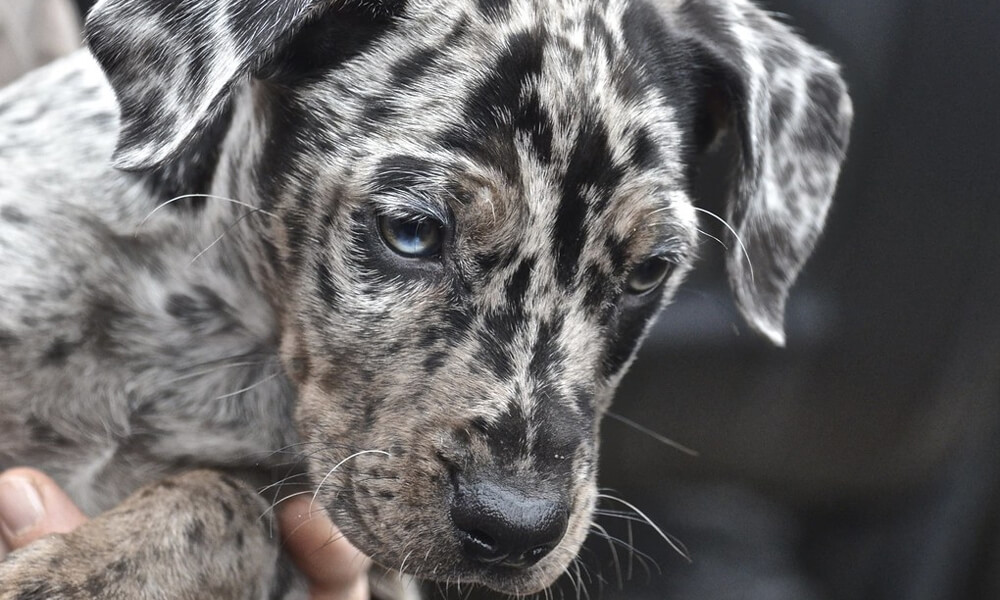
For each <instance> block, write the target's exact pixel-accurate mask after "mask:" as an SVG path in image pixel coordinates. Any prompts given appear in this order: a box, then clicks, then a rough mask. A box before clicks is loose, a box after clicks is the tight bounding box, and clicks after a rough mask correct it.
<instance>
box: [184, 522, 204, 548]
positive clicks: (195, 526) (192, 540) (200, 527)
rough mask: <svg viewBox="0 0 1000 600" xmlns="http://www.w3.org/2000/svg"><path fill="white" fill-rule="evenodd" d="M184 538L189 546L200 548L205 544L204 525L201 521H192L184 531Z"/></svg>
mask: <svg viewBox="0 0 1000 600" xmlns="http://www.w3.org/2000/svg"><path fill="white" fill-rule="evenodd" d="M184 538H185V539H187V542H188V544H189V545H191V546H200V545H201V544H203V543H204V542H205V523H204V522H203V521H202V520H201V519H193V520H192V521H191V522H190V523H188V526H187V527H186V528H185V529H184Z"/></svg>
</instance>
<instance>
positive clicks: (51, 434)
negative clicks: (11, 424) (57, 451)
mask: <svg viewBox="0 0 1000 600" xmlns="http://www.w3.org/2000/svg"><path fill="white" fill-rule="evenodd" d="M24 426H25V427H26V428H27V430H28V437H30V438H31V439H32V440H34V441H35V442H38V443H40V444H44V445H45V447H47V448H67V447H71V446H72V445H73V440H71V439H70V438H68V437H66V436H65V435H63V434H62V433H60V432H59V431H57V430H56V429H55V428H54V427H52V425H50V424H48V423H47V422H45V421H44V420H42V419H39V418H38V417H36V416H35V415H31V416H29V417H28V418H27V419H26V420H25V422H24Z"/></svg>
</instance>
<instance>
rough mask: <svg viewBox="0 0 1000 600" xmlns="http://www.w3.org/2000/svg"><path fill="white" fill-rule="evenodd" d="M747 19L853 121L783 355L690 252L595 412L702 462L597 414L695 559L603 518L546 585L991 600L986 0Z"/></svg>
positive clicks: (996, 554) (990, 153)
mask: <svg viewBox="0 0 1000 600" xmlns="http://www.w3.org/2000/svg"><path fill="white" fill-rule="evenodd" d="M81 4H89V3H88V2H85V1H84V2H81ZM763 4H764V5H765V6H766V7H767V8H769V9H771V10H774V11H777V12H779V13H784V14H786V15H788V17H787V19H788V21H789V22H791V23H793V24H794V25H795V26H796V27H797V28H798V29H799V30H800V31H801V32H802V33H803V35H804V36H805V37H806V38H807V39H808V40H809V41H811V42H812V43H814V44H816V45H818V46H820V47H822V48H825V49H827V50H828V51H829V52H830V53H831V54H833V55H834V56H835V57H837V58H838V59H839V60H840V61H841V62H842V64H843V65H844V67H845V73H846V78H847V80H848V82H849V84H850V86H851V90H852V96H853V98H854V105H855V113H856V119H855V123H854V129H853V134H852V145H851V149H850V152H849V154H848V160H847V164H846V166H845V169H844V173H843V176H842V178H841V183H840V188H839V192H838V194H837V199H836V202H835V205H834V209H833V212H832V214H831V218H830V222H829V226H828V229H827V233H826V234H825V236H824V239H823V241H822V242H821V244H820V246H819V250H818V253H817V254H816V255H815V257H814V258H813V259H812V260H811V262H810V263H809V264H808V266H807V268H806V271H805V273H804V275H803V276H802V279H801V280H800V283H799V284H798V285H797V287H796V288H795V290H794V292H793V296H792V299H791V302H790V305H789V314H788V346H787V348H785V349H774V348H771V347H769V346H768V345H767V344H766V343H765V342H763V341H762V340H760V339H758V338H757V337H755V336H753V335H752V334H750V333H748V332H747V330H746V328H745V327H744V326H743V324H742V322H741V321H740V319H739V317H738V316H737V314H736V312H735V309H734V307H733V304H732V301H731V300H730V297H729V293H728V290H727V289H726V287H725V274H724V272H723V267H722V261H721V256H720V252H719V248H714V247H712V246H710V245H705V247H704V249H703V250H704V254H705V260H704V261H703V264H702V266H701V268H700V270H699V271H698V272H697V273H696V274H695V276H694V277H693V278H692V279H691V281H690V283H689V284H688V285H687V286H686V287H685V289H684V290H683V291H682V292H681V294H680V295H679V297H678V299H677V301H676V303H675V304H674V306H673V307H671V308H670V309H668V311H667V312H666V313H665V314H664V315H663V316H662V317H661V318H660V321H659V323H658V324H657V326H656V328H655V330H654V332H653V334H652V336H651V338H650V339H649V341H648V342H647V344H646V346H645V347H644V350H643V352H642V354H641V356H640V357H639V359H638V361H637V362H636V364H635V366H634V367H633V369H632V372H631V373H630V375H629V376H628V378H627V380H626V382H625V383H624V384H623V386H622V389H621V391H620V392H619V394H618V400H617V403H616V406H615V407H614V410H615V413H616V414H618V415H621V416H623V417H626V418H628V419H631V420H634V421H637V422H639V423H641V424H642V425H643V426H645V427H647V428H649V429H651V430H654V431H656V432H659V433H660V434H662V435H666V436H668V437H670V438H672V439H674V440H676V441H678V442H680V443H682V444H684V445H686V446H690V447H692V448H694V449H696V450H697V451H698V452H699V453H700V456H698V457H696V458H695V457H691V456H688V455H686V454H684V453H681V452H679V451H677V450H674V449H672V448H670V447H669V446H667V445H665V444H663V443H661V442H658V441H657V440H655V439H654V438H653V437H652V436H649V435H646V434H644V433H641V432H639V431H637V430H636V429H635V428H633V427H630V426H627V425H625V424H623V423H621V422H619V421H616V420H613V419H609V420H606V421H605V425H604V439H605V442H604V447H603V448H604V456H603V472H602V480H601V481H602V485H603V486H605V487H607V488H610V489H611V490H613V492H609V493H611V494H613V495H615V496H618V497H620V498H623V499H625V500H626V501H628V502H630V503H632V504H634V505H635V506H636V507H638V508H639V509H641V510H642V511H643V512H644V513H645V514H646V515H648V516H649V517H650V518H651V519H652V520H653V521H655V522H656V523H658V524H659V525H660V526H661V527H662V529H663V530H664V531H666V532H668V533H669V534H670V535H672V536H674V537H676V538H677V539H679V540H680V541H682V542H683V543H684V544H685V545H686V547H687V550H688V552H689V554H690V555H691V558H692V561H691V562H690V563H689V562H688V561H686V560H684V559H683V558H681V557H680V556H679V554H678V553H676V552H675V551H673V550H672V549H671V548H670V545H669V544H668V543H667V542H666V541H664V540H663V539H661V538H660V537H659V536H658V535H657V534H656V532H655V531H653V529H652V528H651V527H648V526H645V525H643V524H642V523H640V522H634V521H631V520H628V519H627V518H623V517H622V516H608V517H605V518H602V519H601V520H600V521H599V524H600V525H601V526H603V527H604V528H606V530H607V532H608V533H609V535H611V536H613V537H615V538H617V539H618V540H619V541H616V542H609V541H608V540H606V539H604V538H603V537H602V536H601V535H600V534H595V535H592V536H591V538H590V540H589V541H588V543H587V550H586V551H585V552H584V555H583V564H584V565H585V568H584V570H583V571H581V574H580V578H581V579H582V580H583V584H584V587H585V590H583V591H578V589H577V588H576V587H575V586H574V585H573V584H572V583H571V582H570V581H569V580H568V579H565V578H564V580H563V581H561V582H560V588H561V590H562V591H563V593H564V594H565V595H567V596H569V597H576V596H577V595H578V594H584V595H589V596H590V597H593V598H596V597H598V596H600V597H604V598H609V599H617V598H629V599H638V600H643V599H658V598H669V599H674V600H689V599H690V600H726V599H730V598H732V599H736V598H740V599H746V600H756V599H760V600H784V599H788V600H793V599H794V600H811V599H829V600H890V599H891V600H937V599H941V600H944V599H949V600H959V599H962V600H965V599H972V600H976V599H994V600H995V599H997V598H1000V308H998V307H1000V174H998V172H1000V41H998V40H1000V2H998V1H996V0H978V1H977V0H950V1H945V0H937V1H936V0H877V1H872V0H836V1H829V2H817V1H811V0H773V1H768V2H764V3H763ZM715 174H717V172H713V170H712V169H707V170H706V177H705V181H704V182H703V183H704V195H705V201H706V202H707V203H708V204H712V203H713V202H714V203H716V204H718V198H717V197H715V196H716V194H717V192H718V190H715V189H713V188H715V187H717V186H714V185H712V183H711V182H712V181H713V175H715ZM706 224H707V223H706ZM602 508H604V509H609V510H621V511H623V513H624V514H625V515H628V514H629V513H630V510H629V509H628V508H627V507H626V506H625V505H623V504H619V503H617V502H615V501H612V500H608V501H605V502H603V503H602ZM631 515H632V516H633V517H634V516H635V513H631ZM629 526H631V533H630V531H629ZM612 545H613V546H614V547H615V553H614V554H613V553H612V552H611V550H610V546H612ZM626 545H631V546H633V547H634V548H635V549H636V552H634V553H633V552H630V550H629V549H628V548H626V547H625V546H626ZM640 552H641V553H642V554H639V553H640ZM615 554H616V555H617V556H615ZM644 563H645V564H644ZM432 595H433V593H432ZM556 595H559V594H558V592H557V593H556Z"/></svg>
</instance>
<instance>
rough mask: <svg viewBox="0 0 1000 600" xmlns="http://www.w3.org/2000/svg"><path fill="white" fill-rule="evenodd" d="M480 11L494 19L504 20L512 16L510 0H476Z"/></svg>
mask: <svg viewBox="0 0 1000 600" xmlns="http://www.w3.org/2000/svg"><path fill="white" fill-rule="evenodd" d="M476 4H477V6H478V7H479V12H480V13H482V14H483V15H484V16H485V17H487V18H488V19H492V20H502V19H506V18H507V17H509V16H510V0H476Z"/></svg>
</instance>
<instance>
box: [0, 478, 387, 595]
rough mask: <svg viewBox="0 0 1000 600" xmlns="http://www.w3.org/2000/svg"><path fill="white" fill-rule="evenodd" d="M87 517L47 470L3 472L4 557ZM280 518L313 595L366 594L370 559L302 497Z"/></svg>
mask: <svg viewBox="0 0 1000 600" xmlns="http://www.w3.org/2000/svg"><path fill="white" fill-rule="evenodd" d="M86 521H87V517H86V515H84V514H83V513H82V512H81V511H80V509H78V508H77V507H76V505H75V504H74V503H73V501H72V500H71V499H70V498H69V496H67V495H66V493H65V492H63V491H62V490H61V489H60V488H59V486H58V485H57V484H56V482H55V481H53V480H52V479H51V478H50V477H49V476H47V475H45V474H44V473H42V472H41V471H37V470H34V469H27V468H16V469H10V470H8V471H5V472H4V473H2V474H0V560H2V559H3V558H4V557H5V556H6V555H7V554H8V553H9V552H13V551H15V550H18V549H20V548H23V547H25V546H27V545H28V544H30V543H32V542H33V541H35V540H37V539H39V538H42V537H44V536H47V535H53V534H60V533H69V532H71V531H73V530H74V529H76V528H77V527H79V526H80V525H82V524H83V523H85V522H86ZM278 524H279V527H280V530H281V537H282V541H283V543H284V547H285V550H286V551H287V552H288V554H289V556H291V558H292V560H293V561H294V562H295V564H296V565H297V566H298V568H299V570H300V571H301V572H302V574H303V575H305V577H306V578H307V579H308V581H309V591H310V596H309V597H310V600H367V599H368V598H369V597H370V595H369V590H368V578H367V576H366V574H367V571H368V567H369V564H370V561H369V560H368V558H366V557H365V556H364V555H362V554H361V553H360V552H359V551H358V550H357V549H356V548H355V547H354V546H352V545H351V544H350V542H348V541H347V540H346V539H345V538H344V537H343V536H342V535H341V534H340V532H339V531H338V530H337V528H336V526H334V525H333V523H331V522H330V520H329V519H328V518H327V517H326V514H325V513H324V512H323V511H322V510H319V509H316V510H311V509H310V502H309V500H308V499H304V498H293V499H291V500H288V501H286V502H284V503H283V504H282V505H281V506H280V507H279V510H278Z"/></svg>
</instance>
